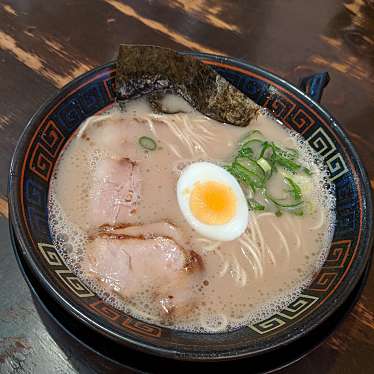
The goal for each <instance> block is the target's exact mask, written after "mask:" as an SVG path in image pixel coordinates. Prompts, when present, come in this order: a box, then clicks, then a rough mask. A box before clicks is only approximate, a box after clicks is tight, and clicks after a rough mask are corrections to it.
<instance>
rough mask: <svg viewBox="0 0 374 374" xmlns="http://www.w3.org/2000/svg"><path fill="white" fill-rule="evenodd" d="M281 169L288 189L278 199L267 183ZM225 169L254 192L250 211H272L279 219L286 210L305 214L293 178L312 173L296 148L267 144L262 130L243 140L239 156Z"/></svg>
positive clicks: (301, 199)
mask: <svg viewBox="0 0 374 374" xmlns="http://www.w3.org/2000/svg"><path fill="white" fill-rule="evenodd" d="M278 168H281V169H285V170H286V172H281V173H282V175H283V181H284V183H285V184H286V185H287V186H288V189H286V190H285V192H286V196H285V197H284V198H276V197H274V196H273V195H272V194H271V193H270V192H269V191H268V186H267V183H268V181H269V180H270V178H271V177H272V176H273V175H275V174H276V173H277V172H278ZM226 170H227V171H229V172H230V173H231V174H232V175H233V176H234V177H235V178H236V179H238V181H239V182H240V183H241V184H242V185H243V186H244V188H245V187H247V188H249V189H250V190H251V191H252V193H251V198H250V199H248V207H249V209H250V210H254V211H262V210H271V211H273V212H275V214H276V215H277V216H280V215H281V214H282V213H283V212H284V211H287V212H290V213H293V214H295V215H303V214H304V211H303V207H304V199H303V194H302V190H301V187H300V186H299V185H298V183H296V182H295V180H294V179H293V178H292V176H293V175H295V176H296V174H298V173H304V174H306V175H308V176H310V175H311V174H312V173H311V171H310V170H309V169H308V168H306V167H304V166H303V165H302V164H301V163H300V162H299V152H298V151H297V150H296V149H292V148H282V147H280V146H279V145H277V144H275V143H274V142H269V141H267V140H266V139H265V137H264V136H263V134H262V133H261V132H260V131H258V130H254V131H251V132H250V133H249V134H248V135H247V136H246V137H245V138H244V139H243V140H242V141H241V143H240V148H239V150H238V153H237V156H236V157H235V158H234V161H233V162H232V163H231V164H230V165H227V166H226ZM259 201H261V202H259ZM263 201H264V202H263Z"/></svg>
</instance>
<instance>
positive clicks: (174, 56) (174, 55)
mask: <svg viewBox="0 0 374 374" xmlns="http://www.w3.org/2000/svg"><path fill="white" fill-rule="evenodd" d="M157 92H159V93H160V94H161V93H162V92H174V93H177V94H179V95H181V96H182V97H183V98H184V99H185V100H186V101H187V102H189V103H190V104H191V105H192V106H193V107H194V108H195V109H197V110H198V111H199V112H201V113H203V114H205V115H206V116H208V117H211V118H213V119H215V120H217V121H220V122H226V123H230V124H232V125H236V126H247V125H248V124H249V122H250V121H251V119H252V118H254V117H255V116H256V115H257V113H258V110H259V108H260V107H259V106H258V105H257V104H255V103H254V102H253V101H252V100H251V99H249V98H248V97H247V96H245V95H244V94H243V93H242V92H240V91H239V90H238V89H237V88H235V87H234V86H233V85H231V84H230V83H229V82H228V81H227V80H225V79H224V78H223V77H221V76H220V75H219V74H217V73H216V72H215V71H214V70H213V69H211V68H210V67H209V66H207V65H205V64H203V63H202V62H201V61H199V60H198V59H196V58H194V57H191V56H186V55H181V54H179V53H178V52H176V51H173V50H171V49H167V48H161V47H156V46H146V45H144V46H142V45H125V44H123V45H120V48H119V53H118V59H117V74H116V96H117V100H118V101H119V102H123V101H126V100H129V99H134V98H137V97H140V96H144V95H149V94H156V93H157Z"/></svg>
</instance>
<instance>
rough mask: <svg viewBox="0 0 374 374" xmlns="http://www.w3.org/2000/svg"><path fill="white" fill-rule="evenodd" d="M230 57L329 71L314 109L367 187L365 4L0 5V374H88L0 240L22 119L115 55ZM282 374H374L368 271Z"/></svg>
mask: <svg viewBox="0 0 374 374" xmlns="http://www.w3.org/2000/svg"><path fill="white" fill-rule="evenodd" d="M124 42H125V43H143V44H144V43H146V44H158V45H161V46H166V47H171V48H175V49H178V50H197V51H204V52H212V53H218V54H224V55H229V56H234V57H238V58H241V59H243V60H246V61H248V62H250V63H253V64H257V65H260V66H262V67H264V68H266V69H269V70H270V71H272V72H274V73H276V74H278V75H280V76H282V77H284V78H285V79H287V80H289V81H290V82H295V83H296V82H297V80H298V78H299V77H301V76H303V75H306V74H310V73H312V72H316V71H320V70H328V71H329V73H330V76H331V82H330V84H329V86H328V88H327V89H326V90H325V93H324V97H323V105H324V106H326V107H327V108H328V110H329V111H330V112H331V113H333V115H335V117H336V118H338V119H339V121H340V122H341V123H342V124H343V125H344V127H345V128H346V129H347V130H348V132H349V135H350V136H351V139H352V140H353V142H354V144H355V146H356V147H357V149H358V152H359V154H360V156H361V158H362V160H363V162H364V164H365V166H366V168H367V170H368V172H369V175H370V177H371V178H373V179H372V182H371V183H372V186H373V187H374V161H373V160H374V130H373V125H374V123H373V121H374V84H373V83H374V1H373V0H353V1H349V0H346V1H339V0H313V1H310V0H273V1H271V0H261V1H246V0H241V1H234V0H232V1H229V0H174V1H171V0H170V1H166V0H165V1H161V0H160V1H158V0H141V1H140V0H132V1H126V2H120V1H118V0H105V1H98V0H79V1H78V0H77V1H74V0H69V1H67V0H65V1H63V0H61V1H43V0H13V1H12V0H8V1H0V173H1V174H0V175H1V180H0V181H1V184H0V372H1V373H75V372H82V373H88V372H92V367H91V368H90V365H88V364H87V362H86V361H87V360H84V359H82V358H81V356H79V354H78V355H77V352H75V350H79V347H78V348H77V347H75V346H73V345H72V346H71V349H70V350H62V349H61V348H60V347H59V345H57V344H56V343H55V341H54V340H53V339H52V337H51V336H50V334H49V333H48V332H47V329H46V328H45V327H44V325H43V323H42V321H41V318H40V316H39V315H38V313H37V311H36V308H35V306H34V304H33V302H32V298H31V295H30V292H29V291H28V288H27V286H26V283H25V282H24V280H23V278H22V276H21V273H20V271H19V269H18V267H17V264H16V261H15V258H14V255H13V252H12V250H11V246H10V241H9V234H8V221H7V219H8V207H7V197H6V194H7V174H8V167H9V162H10V158H11V155H12V152H13V149H14V146H15V144H16V141H17V138H18V137H19V135H20V133H21V131H22V129H23V128H24V126H25V124H26V123H27V121H28V119H29V118H30V116H31V115H32V114H33V113H34V112H35V111H36V109H37V108H38V107H39V105H41V104H42V103H43V102H44V101H45V100H46V99H47V98H49V97H50V96H51V95H53V94H55V93H56V92H57V91H58V89H59V88H60V87H62V86H63V85H64V84H65V83H67V82H69V81H70V80H71V79H72V78H74V77H76V76H78V75H79V74H81V73H83V72H85V71H87V70H88V69H90V68H92V67H94V66H97V65H100V64H103V63H105V62H108V61H110V60H112V59H114V58H115V56H116V52H117V48H118V45H119V44H120V43H124ZM282 372H283V373H300V372H302V373H304V374H307V373H326V372H327V373H374V269H373V270H372V271H371V274H370V275H369V281H368V284H367V286H366V287H365V289H364V292H363V295H362V297H361V298H360V300H359V302H358V303H357V305H356V307H355V308H354V309H353V311H352V312H351V313H350V315H349V317H348V318H347V319H346V320H345V321H344V323H343V324H342V325H341V326H340V327H339V328H338V330H337V331H336V332H335V333H334V335H333V336H331V337H330V338H329V339H328V340H327V341H325V342H324V343H323V344H322V345H321V346H320V347H319V348H318V349H317V350H315V351H314V352H313V353H312V354H310V355H309V356H308V357H306V358H304V359H302V360H301V361H300V362H298V363H297V364H295V365H293V366H292V367H289V368H287V369H284V370H283V371H282Z"/></svg>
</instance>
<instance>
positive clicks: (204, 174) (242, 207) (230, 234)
mask: <svg viewBox="0 0 374 374" xmlns="http://www.w3.org/2000/svg"><path fill="white" fill-rule="evenodd" d="M209 181H211V182H217V183H220V184H224V185H226V186H228V187H230V188H231V190H232V191H233V193H234V195H235V197H236V211H235V214H234V216H233V217H232V218H231V219H230V221H229V222H227V223H225V224H221V225H209V224H205V223H202V222H201V221H199V220H198V219H197V218H196V217H195V216H194V215H193V213H192V211H191V209H190V197H191V193H192V191H193V189H194V186H195V185H196V183H199V182H200V183H205V182H209ZM177 199H178V204H179V207H180V210H181V212H182V214H183V216H184V218H185V219H186V221H187V222H188V223H189V224H190V226H191V227H192V228H194V229H195V230H196V231H197V232H198V233H199V234H201V235H203V236H205V237H206V238H209V239H213V240H219V241H230V240H234V239H236V238H238V237H239V236H240V235H242V234H243V232H244V231H245V230H246V228H247V226H248V217H249V214H248V204H247V200H246V198H245V196H244V193H243V190H242V188H241V187H240V185H239V183H238V181H237V180H236V179H235V178H234V177H233V176H232V175H231V174H230V173H229V172H228V171H226V170H225V169H224V168H222V167H220V166H217V165H215V164H212V163H210V162H205V161H203V162H195V163H193V164H191V165H189V166H187V167H186V168H185V169H184V170H183V171H182V174H181V176H180V177H179V179H178V182H177Z"/></svg>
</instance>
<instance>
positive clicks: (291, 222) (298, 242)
mask: <svg viewBox="0 0 374 374" xmlns="http://www.w3.org/2000/svg"><path fill="white" fill-rule="evenodd" d="M286 218H287V222H288V223H289V225H290V227H292V228H293V230H291V231H292V232H293V234H294V235H295V238H296V249H300V248H301V239H300V236H299V231H300V230H299V228H300V226H299V220H298V219H296V220H295V219H294V220H292V219H291V216H290V215H288V214H287V215H286ZM295 221H296V222H295ZM295 223H296V225H295Z"/></svg>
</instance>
